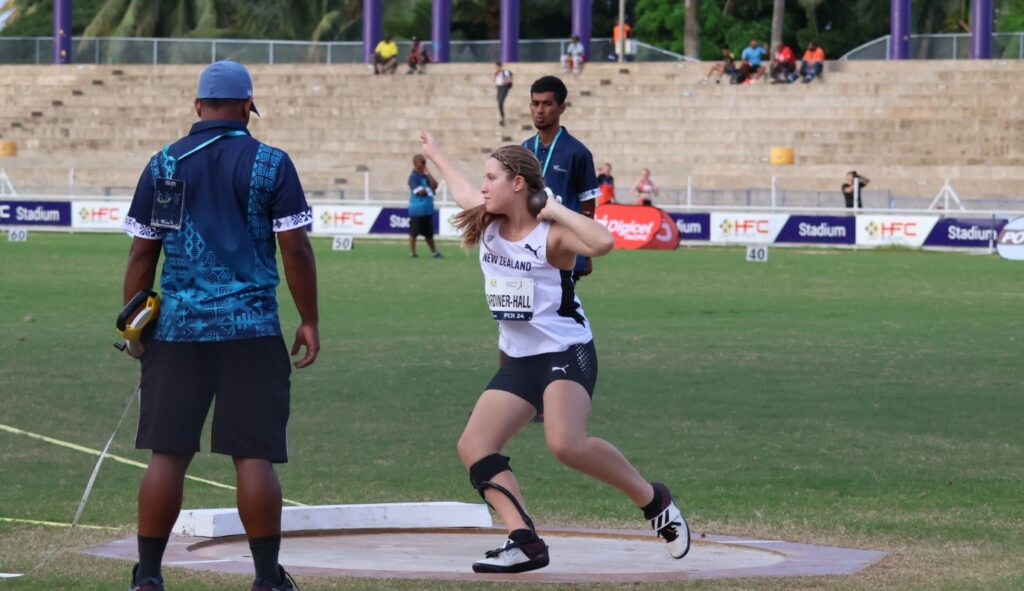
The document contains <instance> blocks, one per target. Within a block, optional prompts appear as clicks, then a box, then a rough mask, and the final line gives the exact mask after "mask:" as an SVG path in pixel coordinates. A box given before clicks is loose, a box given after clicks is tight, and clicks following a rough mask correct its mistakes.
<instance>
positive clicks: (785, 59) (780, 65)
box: [772, 43, 796, 84]
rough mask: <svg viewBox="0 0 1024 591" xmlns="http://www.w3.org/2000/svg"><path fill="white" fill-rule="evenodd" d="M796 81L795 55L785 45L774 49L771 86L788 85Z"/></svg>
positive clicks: (782, 44) (780, 44) (781, 44)
mask: <svg viewBox="0 0 1024 591" xmlns="http://www.w3.org/2000/svg"><path fill="white" fill-rule="evenodd" d="M794 80H796V55H794V54H793V50H792V49H790V48H789V46H788V45H786V44H785V43H779V45H778V46H777V47H776V48H775V56H774V59H773V60H772V84H789V83H790V82H792V81H794Z"/></svg>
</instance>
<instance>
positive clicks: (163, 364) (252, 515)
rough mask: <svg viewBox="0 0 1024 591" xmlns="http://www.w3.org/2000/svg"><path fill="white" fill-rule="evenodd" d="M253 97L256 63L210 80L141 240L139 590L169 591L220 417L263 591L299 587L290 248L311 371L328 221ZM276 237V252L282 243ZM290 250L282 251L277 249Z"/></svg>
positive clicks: (168, 154)
mask: <svg viewBox="0 0 1024 591" xmlns="http://www.w3.org/2000/svg"><path fill="white" fill-rule="evenodd" d="M252 96H253V84H252V78H251V77H250V75H249V72H248V71H247V70H246V69H245V67H244V66H242V65H241V64H237V63H235V62H229V61H221V62H216V63H214V64H212V65H210V66H209V67H207V68H206V69H205V70H204V71H203V73H202V75H201V76H200V78H199V88H198V92H197V94H196V97H197V98H196V100H195V110H196V114H197V115H198V116H199V119H200V121H199V122H198V123H196V124H195V125H193V126H192V129H191V131H190V132H189V134H188V135H187V136H185V137H183V138H181V139H180V140H178V141H177V142H175V143H173V144H170V145H169V146H165V147H164V148H163V149H162V150H160V151H159V152H157V153H156V154H155V155H154V156H153V157H152V158H151V159H150V161H149V164H148V165H147V166H146V167H145V168H144V169H143V171H142V177H141V178H140V179H139V184H138V187H137V188H136V189H135V196H134V198H133V199H132V205H131V208H130V210H129V212H128V215H127V216H126V218H125V230H126V231H127V232H128V234H130V235H131V236H133V239H132V246H131V252H130V254H129V258H128V268H127V271H126V272H125V279H124V297H125V301H127V300H129V299H130V298H131V297H132V296H133V295H134V294H136V293H137V292H138V291H140V290H142V289H149V288H152V286H153V282H154V279H155V275H156V269H157V262H158V261H159V259H160V253H161V250H162V251H163V253H164V265H163V272H162V275H161V277H160V290H161V292H162V294H161V295H162V302H161V304H162V305H161V314H160V317H159V319H158V321H157V329H156V335H155V338H154V341H153V342H152V343H151V344H150V345H149V347H148V349H146V350H145V351H144V352H143V353H142V355H141V361H142V379H141V402H140V411H139V430H138V435H137V437H136V447H137V448H139V449H149V450H152V456H151V459H150V463H149V468H147V469H146V472H145V475H144V476H143V478H142V484H141V486H140V489H139V531H138V536H139V537H138V544H139V563H138V564H137V565H136V567H135V568H134V569H133V571H132V585H131V587H132V589H138V590H140V591H153V590H161V589H163V579H162V577H161V572H160V570H161V569H160V566H161V561H162V558H163V552H164V548H165V546H166V544H167V540H168V536H169V535H170V532H171V528H172V526H173V525H174V522H175V520H176V519H177V517H178V512H179V510H180V509H181V501H182V488H183V482H184V478H185V471H186V470H187V468H188V465H189V462H190V461H191V460H192V456H193V455H194V454H195V453H196V452H197V451H199V439H200V434H201V432H202V428H203V422H204V421H205V418H206V415H207V413H208V412H209V410H210V406H211V404H212V405H214V416H213V432H212V446H211V449H212V451H213V452H214V453H220V454H225V455H228V456H231V458H232V459H233V460H234V465H235V470H236V473H237V477H238V511H239V514H240V516H241V518H242V524H243V525H244V526H245V531H246V536H247V537H248V538H249V546H250V548H251V550H252V557H253V562H254V564H255V570H256V581H255V583H254V584H253V589H254V590H261V591H262V590H275V589H291V588H292V586H291V583H290V582H288V581H289V580H290V578H289V577H287V576H286V574H287V573H285V572H284V569H282V568H281V567H280V565H279V564H278V552H279V549H280V544H281V486H280V484H279V482H278V480H277V475H276V473H275V472H274V468H273V463H281V462H286V461H288V445H287V436H286V427H287V423H288V413H289V398H290V374H291V366H290V360H289V357H288V350H287V349H286V346H285V343H284V339H283V338H282V335H281V325H280V322H279V320H278V315H277V298H276V295H275V294H276V288H277V285H278V283H279V282H280V280H279V278H278V273H277V262H276V260H275V252H276V248H277V246H280V249H281V257H282V259H283V262H284V271H285V277H286V279H287V281H288V287H289V289H290V290H291V294H292V297H293V299H294V300H295V306H296V307H297V308H298V311H299V316H300V319H301V324H300V325H299V327H298V329H297V331H296V333H295V341H294V345H293V346H292V350H291V354H292V355H297V354H299V353H300V351H301V350H302V348H303V347H305V354H304V355H303V356H302V358H301V359H300V360H299V361H297V362H296V363H295V364H294V365H295V367H296V368H303V367H307V366H309V365H310V364H312V363H313V362H314V361H315V360H316V357H317V353H318V351H319V349H320V337H319V331H318V328H317V322H318V316H317V294H316V262H315V259H314V257H313V249H312V247H311V246H310V243H309V238H308V237H307V235H306V229H305V228H306V226H308V225H309V224H310V223H311V222H312V214H311V211H310V208H309V205H308V204H307V203H306V198H305V195H304V193H303V191H302V185H301V184H300V182H299V177H298V173H297V172H296V171H295V166H294V165H293V164H292V161H291V159H290V158H289V157H288V155H287V154H285V153H284V152H283V151H281V150H279V149H277V148H274V147H272V146H268V145H266V144H263V143H261V142H259V141H258V140H256V139H254V138H253V137H252V136H251V135H250V134H249V131H248V123H249V116H250V113H256V114H257V115H259V112H258V111H257V110H256V106H255V105H254V104H253V99H252ZM275 239H276V240H275ZM275 242H276V244H275Z"/></svg>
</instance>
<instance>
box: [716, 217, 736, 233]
mask: <svg viewBox="0 0 1024 591" xmlns="http://www.w3.org/2000/svg"><path fill="white" fill-rule="evenodd" d="M718 227H719V228H720V229H721V230H722V233H723V234H726V235H729V234H732V231H733V230H734V229H735V228H736V225H735V224H733V223H732V220H722V223H721V224H718Z"/></svg>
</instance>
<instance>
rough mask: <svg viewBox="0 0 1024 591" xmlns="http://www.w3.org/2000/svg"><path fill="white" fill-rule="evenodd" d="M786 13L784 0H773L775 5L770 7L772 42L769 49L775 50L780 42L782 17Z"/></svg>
mask: <svg viewBox="0 0 1024 591" xmlns="http://www.w3.org/2000/svg"><path fill="white" fill-rule="evenodd" d="M785 14H786V0H775V6H774V7H773V9H772V43H771V47H769V48H768V50H769V51H775V48H776V47H778V46H779V45H780V44H781V43H782V23H783V17H784V16H785Z"/></svg>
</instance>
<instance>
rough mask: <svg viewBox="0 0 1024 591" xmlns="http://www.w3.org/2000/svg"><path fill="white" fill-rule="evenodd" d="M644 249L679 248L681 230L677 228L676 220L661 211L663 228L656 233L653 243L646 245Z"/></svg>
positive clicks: (652, 239)
mask: <svg viewBox="0 0 1024 591" xmlns="http://www.w3.org/2000/svg"><path fill="white" fill-rule="evenodd" d="M658 211H661V210H658ZM644 248H653V249H658V250H675V249H677V248H679V228H677V227H676V223H675V220H673V219H672V217H671V216H669V215H668V214H667V213H665V212H664V211H661V227H660V228H659V229H658V231H657V232H655V233H654V237H653V238H651V241H650V242H648V243H647V244H645V245H644Z"/></svg>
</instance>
